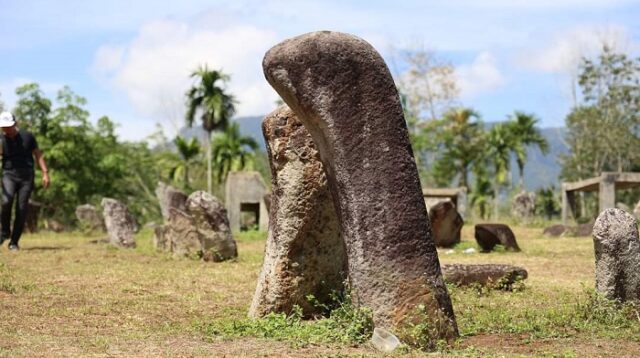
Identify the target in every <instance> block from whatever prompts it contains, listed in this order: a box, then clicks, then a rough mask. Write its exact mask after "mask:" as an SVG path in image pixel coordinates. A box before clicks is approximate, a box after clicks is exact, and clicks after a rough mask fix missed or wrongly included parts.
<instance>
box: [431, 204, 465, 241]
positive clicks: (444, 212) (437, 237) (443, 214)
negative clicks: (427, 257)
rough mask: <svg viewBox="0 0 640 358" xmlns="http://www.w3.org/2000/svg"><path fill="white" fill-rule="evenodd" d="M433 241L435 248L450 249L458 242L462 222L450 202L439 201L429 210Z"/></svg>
mask: <svg viewBox="0 0 640 358" xmlns="http://www.w3.org/2000/svg"><path fill="white" fill-rule="evenodd" d="M429 219H430V220H431V229H432V230H433V240H434V242H435V244H436V246H440V247H451V246H453V245H455V244H457V243H459V242H460V230H462V225H464V221H463V220H462V216H460V214H459V213H458V210H456V206H455V205H454V204H453V203H452V202H451V201H441V202H439V203H437V204H436V205H434V206H433V207H432V208H431V210H429Z"/></svg>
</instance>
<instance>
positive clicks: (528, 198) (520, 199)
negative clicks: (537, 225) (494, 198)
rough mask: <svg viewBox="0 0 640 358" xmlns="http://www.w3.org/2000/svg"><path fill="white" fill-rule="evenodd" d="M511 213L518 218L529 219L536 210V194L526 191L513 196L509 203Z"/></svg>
mask: <svg viewBox="0 0 640 358" xmlns="http://www.w3.org/2000/svg"><path fill="white" fill-rule="evenodd" d="M511 209H512V212H513V215H514V216H515V217H517V218H519V219H525V220H526V219H531V218H532V217H533V215H534V214H535V211H536V194H535V193H528V192H526V191H522V192H520V193H519V194H518V195H516V196H515V197H513V202H512V204H511Z"/></svg>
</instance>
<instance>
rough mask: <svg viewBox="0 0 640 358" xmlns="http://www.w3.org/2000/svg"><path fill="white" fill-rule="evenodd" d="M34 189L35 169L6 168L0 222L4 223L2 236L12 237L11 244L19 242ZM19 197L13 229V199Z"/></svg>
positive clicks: (3, 177) (3, 178) (3, 179)
mask: <svg viewBox="0 0 640 358" xmlns="http://www.w3.org/2000/svg"><path fill="white" fill-rule="evenodd" d="M32 191H33V171H32V170H5V171H4V174H3V176H2V214H1V215H0V224H2V237H4V238H9V237H10V238H11V242H10V244H16V245H17V244H18V241H19V240H20V236H22V229H24V223H25V220H26V219H27V210H28V208H29V196H31V192H32ZM16 196H17V197H18V200H17V203H16V215H15V219H14V221H13V230H11V209H12V207H13V200H14V198H15V197H16Z"/></svg>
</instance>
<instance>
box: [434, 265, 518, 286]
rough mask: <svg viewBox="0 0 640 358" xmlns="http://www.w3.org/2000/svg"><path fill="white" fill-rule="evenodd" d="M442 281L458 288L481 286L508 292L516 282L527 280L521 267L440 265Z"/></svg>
mask: <svg viewBox="0 0 640 358" xmlns="http://www.w3.org/2000/svg"><path fill="white" fill-rule="evenodd" d="M442 275H443V276H444V280H445V281H446V282H449V283H453V284H456V285H459V286H469V285H481V286H486V287H490V288H498V289H506V290H510V289H511V288H512V287H513V284H514V283H516V282H517V281H520V280H524V279H526V278H527V270H525V269H524V268H522V267H518V266H512V265H500V264H482V265H463V264H447V265H442Z"/></svg>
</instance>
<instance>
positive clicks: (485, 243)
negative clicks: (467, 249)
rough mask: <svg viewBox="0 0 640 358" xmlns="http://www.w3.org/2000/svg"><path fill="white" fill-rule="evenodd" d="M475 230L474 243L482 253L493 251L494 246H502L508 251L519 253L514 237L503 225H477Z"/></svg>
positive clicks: (507, 227) (508, 228)
mask: <svg viewBox="0 0 640 358" xmlns="http://www.w3.org/2000/svg"><path fill="white" fill-rule="evenodd" d="M475 229H476V230H475V231H476V232H475V237H476V242H478V245H480V247H481V248H482V251H484V252H489V251H491V250H493V248H494V247H495V246H496V245H503V246H504V247H505V249H506V250H509V251H520V247H518V243H517V242H516V236H515V235H514V234H513V231H511V228H510V227H509V226H507V225H505V224H477V225H476V227H475Z"/></svg>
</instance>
